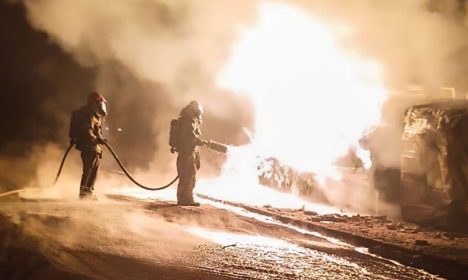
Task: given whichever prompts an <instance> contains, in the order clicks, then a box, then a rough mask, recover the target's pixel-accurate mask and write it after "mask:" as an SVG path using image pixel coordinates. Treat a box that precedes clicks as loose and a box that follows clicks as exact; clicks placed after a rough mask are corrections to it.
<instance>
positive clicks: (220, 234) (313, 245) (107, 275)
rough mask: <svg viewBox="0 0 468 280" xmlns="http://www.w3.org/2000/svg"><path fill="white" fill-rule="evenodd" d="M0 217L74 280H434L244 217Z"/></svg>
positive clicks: (135, 203)
mask: <svg viewBox="0 0 468 280" xmlns="http://www.w3.org/2000/svg"><path fill="white" fill-rule="evenodd" d="M236 212H238V213H236ZM241 212H242V213H241ZM0 214H1V215H2V216H5V217H8V219H9V220H10V221H11V222H12V223H14V224H15V225H16V227H20V228H21V234H22V235H24V236H29V237H31V238H33V239H34V240H37V241H38V242H37V244H38V245H37V246H36V247H31V248H29V249H30V250H32V251H37V252H39V253H40V254H42V255H44V256H45V257H46V258H47V259H48V260H49V261H50V263H51V264H52V265H53V266H54V267H57V268H59V269H61V270H64V271H67V272H69V273H72V274H73V275H76V277H78V278H95V279H436V276H434V275H431V274H429V273H427V272H424V271H422V270H418V269H415V268H412V267H408V266H404V265H401V264H398V263H396V262H394V261H391V260H387V259H384V258H380V257H378V256H373V255H371V254H368V253H366V252H365V249H363V248H356V247H354V246H351V245H348V244H345V243H342V242H339V241H335V240H334V239H333V237H324V236H320V235H318V234H314V233H313V232H307V231H305V230H300V229H295V228H291V227H290V226H288V225H282V224H281V223H280V222H276V221H271V220H270V221H269V220H267V219H266V218H265V217H263V218H262V217H261V216H259V215H258V214H255V213H248V211H246V210H245V209H244V210H240V209H234V208H231V209H222V208H220V207H216V205H203V206H202V207H177V206H175V205H174V204H172V203H170V202H164V201H154V200H145V199H141V198H131V197H127V198H119V199H117V200H116V199H115V198H114V199H109V200H105V201H99V202H90V203H82V202H79V201H70V202H53V201H44V202H8V203H0ZM264 218H265V219H266V220H262V219H264ZM3 244H4V245H3V246H5V244H6V243H5V242H3ZM7 245H8V244H7ZM8 248H9V249H11V246H10V247H8ZM28 273H29V274H28V275H35V273H34V272H33V273H31V272H28ZM37 273H44V272H43V271H42V272H39V271H38V272H36V274H37ZM37 275H39V274H37ZM41 276H44V275H42V274H41ZM46 276H47V275H46ZM25 279H33V278H31V277H29V278H28V277H25Z"/></svg>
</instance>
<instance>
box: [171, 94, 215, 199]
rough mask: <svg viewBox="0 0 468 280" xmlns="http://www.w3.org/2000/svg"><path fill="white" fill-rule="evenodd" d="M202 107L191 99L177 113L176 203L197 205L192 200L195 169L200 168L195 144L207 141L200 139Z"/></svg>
mask: <svg viewBox="0 0 468 280" xmlns="http://www.w3.org/2000/svg"><path fill="white" fill-rule="evenodd" d="M202 114H203V107H202V106H201V104H200V103H198V102H197V101H191V102H190V103H189V104H188V105H187V106H186V107H184V108H183V109H182V111H181V112H180V115H179V119H178V121H179V131H178V133H179V135H178V137H179V141H178V142H179V144H178V148H177V152H178V156H177V172H178V174H179V185H178V186H177V205H182V206H199V205H200V204H199V203H198V202H195V201H194V200H193V189H194V187H195V183H196V174H197V170H198V169H200V155H199V153H198V151H197V150H196V147H197V146H206V145H207V144H208V142H207V141H205V140H202V139H201V135H202V134H201V130H200V125H201V123H202Z"/></svg>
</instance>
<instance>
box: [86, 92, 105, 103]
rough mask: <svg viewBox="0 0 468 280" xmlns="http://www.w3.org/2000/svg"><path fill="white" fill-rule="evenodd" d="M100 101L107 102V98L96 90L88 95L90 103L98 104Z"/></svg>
mask: <svg viewBox="0 0 468 280" xmlns="http://www.w3.org/2000/svg"><path fill="white" fill-rule="evenodd" d="M100 102H107V100H106V99H105V98H104V96H102V94H99V93H98V92H97V91H94V92H92V93H90V94H89V95H88V104H90V105H91V104H98V103H100Z"/></svg>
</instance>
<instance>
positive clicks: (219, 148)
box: [206, 140, 228, 154]
mask: <svg viewBox="0 0 468 280" xmlns="http://www.w3.org/2000/svg"><path fill="white" fill-rule="evenodd" d="M206 147H207V148H208V149H210V150H213V151H216V152H218V153H222V154H225V153H227V149H228V146H227V145H225V144H221V143H218V142H216V141H213V140H209V141H208V143H207V144H206Z"/></svg>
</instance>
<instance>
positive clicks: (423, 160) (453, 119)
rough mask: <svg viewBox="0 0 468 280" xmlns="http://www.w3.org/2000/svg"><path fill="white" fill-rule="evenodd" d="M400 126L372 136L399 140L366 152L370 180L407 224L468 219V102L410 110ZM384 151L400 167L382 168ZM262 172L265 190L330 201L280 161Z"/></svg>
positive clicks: (271, 161) (263, 167) (382, 129)
mask: <svg viewBox="0 0 468 280" xmlns="http://www.w3.org/2000/svg"><path fill="white" fill-rule="evenodd" d="M398 126H399V128H397V129H396V130H397V131H398V132H397V133H395V132H394V131H395V128H387V127H380V128H377V129H376V130H375V131H374V132H373V133H372V134H371V135H370V136H369V137H370V138H373V137H374V138H379V137H380V138H382V137H384V138H387V139H388V138H391V137H392V136H390V135H393V136H395V135H396V136H397V137H393V138H391V139H390V140H389V141H391V142H392V145H380V146H378V145H377V146H376V145H373V147H367V148H368V149H369V150H370V153H371V160H372V162H373V163H372V168H371V169H370V170H369V171H368V174H367V177H368V178H369V179H370V181H371V184H370V185H372V186H373V187H374V188H375V191H376V193H379V197H380V199H383V200H385V201H387V202H390V203H394V204H397V205H400V206H401V212H402V217H403V219H405V220H408V221H414V222H426V221H436V220H439V221H445V220H447V219H450V218H453V217H466V212H467V209H468V203H467V201H468V199H467V196H468V102H466V101H439V102H433V103H428V104H422V105H414V106H410V107H409V108H407V109H406V110H405V113H404V120H403V121H402V120H401V119H400V120H399V124H398ZM389 130H392V131H390V132H388V131H389ZM367 140H368V141H372V139H371V140H369V139H367ZM364 142H366V141H364ZM375 142H382V141H375ZM393 142H398V143H393ZM363 145H364V146H366V144H363ZM371 146H372V145H371ZM390 146H391V147H390ZM379 149H387V150H389V151H386V152H387V154H389V153H390V154H392V155H394V158H395V159H396V161H397V163H396V164H395V165H394V166H392V167H388V166H383V165H381V164H379V155H378V154H379V151H377V150H379ZM390 149H391V150H390ZM380 154H381V153H380ZM349 156H350V155H348V157H349ZM351 159H352V155H351ZM348 161H349V160H348ZM351 162H352V163H353V164H351V165H352V166H349V164H346V166H348V167H350V169H352V170H356V169H357V168H359V167H360V166H359V164H355V161H352V160H351ZM259 171H260V172H259V180H260V183H261V184H263V185H267V186H270V187H273V188H276V189H278V190H281V191H284V192H295V193H297V194H299V195H300V196H302V197H304V198H306V199H311V200H318V201H325V202H326V201H327V199H326V196H325V195H324V194H323V193H322V190H321V188H318V187H317V181H316V180H315V177H314V174H312V173H301V172H297V171H295V170H294V169H293V168H291V167H289V166H287V165H284V164H282V163H281V162H279V161H278V160H277V159H275V158H267V159H265V160H264V161H263V162H262V163H261V164H260V165H259ZM347 172H349V170H348V171H347Z"/></svg>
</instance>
